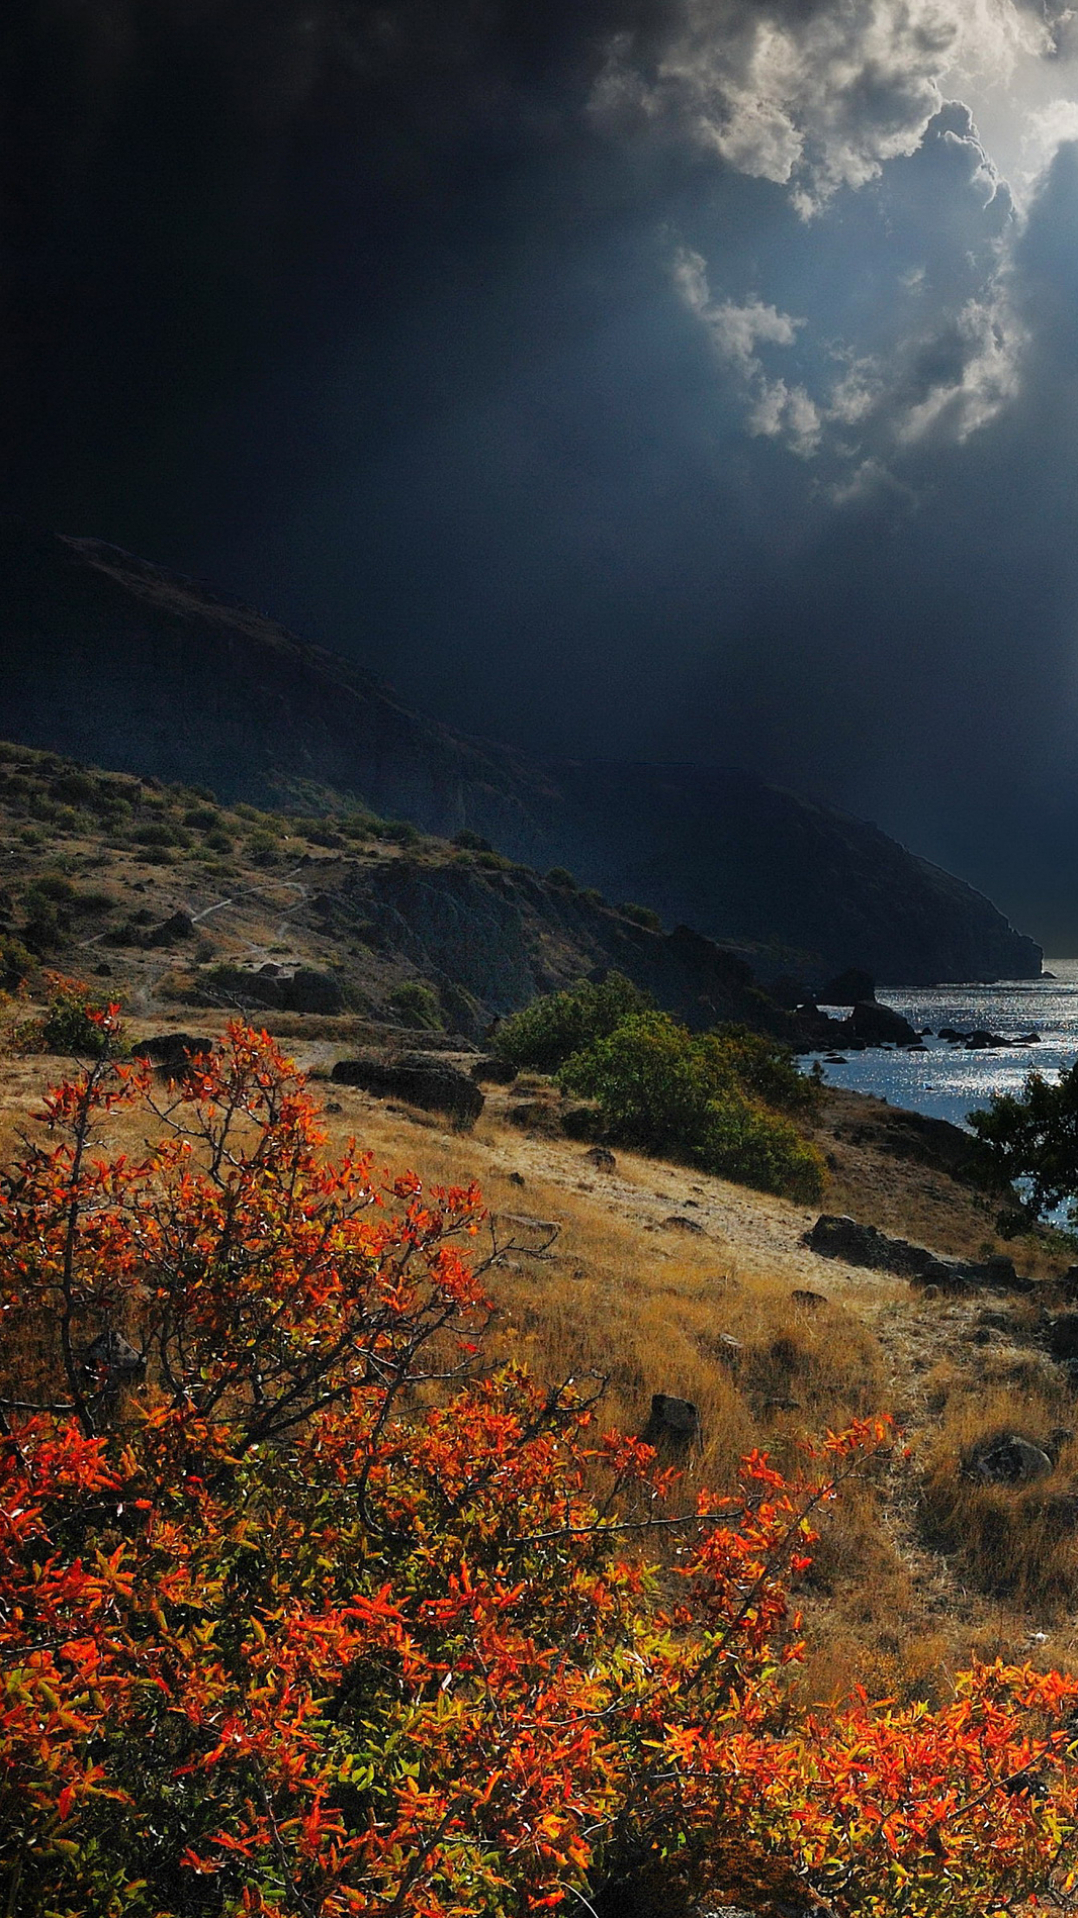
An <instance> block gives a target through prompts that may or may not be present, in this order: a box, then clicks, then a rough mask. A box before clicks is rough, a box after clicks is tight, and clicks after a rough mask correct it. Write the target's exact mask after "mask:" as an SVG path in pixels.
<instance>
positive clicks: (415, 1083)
mask: <svg viewBox="0 0 1078 1918" xmlns="http://www.w3.org/2000/svg"><path fill="white" fill-rule="evenodd" d="M330 1076H331V1078H332V1079H333V1081H334V1083H335V1084H336V1085H345V1086H361V1087H362V1088H363V1090H364V1092H373V1093H375V1094H378V1095H380V1096H389V1097H393V1098H397V1099H405V1100H407V1102H408V1104H409V1105H415V1106H421V1107H423V1109H424V1110H425V1111H430V1112H445V1113H448V1114H449V1115H450V1117H451V1118H453V1119H454V1120H456V1121H457V1123H458V1124H461V1125H469V1126H471V1125H474V1124H475V1121H476V1120H477V1119H478V1117H479V1114H480V1113H481V1112H482V1110H483V1107H484V1105H485V1104H486V1100H485V1099H484V1097H483V1094H482V1093H481V1092H480V1090H479V1087H478V1086H477V1085H476V1083H475V1080H474V1079H472V1078H470V1077H469V1076H468V1074H467V1073H465V1072H461V1071H460V1070H459V1068H458V1067H457V1066H451V1065H449V1064H447V1062H446V1061H445V1060H444V1059H439V1058H437V1057H432V1056H430V1055H428V1054H425V1053H419V1052H408V1053H403V1054H402V1055H401V1057H400V1058H399V1059H385V1058H380V1057H377V1056H376V1055H373V1054H370V1055H366V1056H363V1057H360V1058H357V1059H340V1060H338V1062H337V1064H336V1065H335V1066H334V1068H333V1071H332V1074H331V1075H330Z"/></svg>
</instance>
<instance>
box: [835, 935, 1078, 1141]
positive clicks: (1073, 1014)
mask: <svg viewBox="0 0 1078 1918" xmlns="http://www.w3.org/2000/svg"><path fill="white" fill-rule="evenodd" d="M1044 964H1045V971H1044V974H1043V975H1042V977H1041V978H1040V979H1003V980H999V981H997V982H996V983H995V984H994V985H990V986H981V985H943V986H929V987H923V988H921V989H919V990H917V991H894V990H889V989H888V988H887V987H885V986H881V987H880V988H878V990H877V994H876V997H877V998H878V999H879V1001H880V1003H881V1004H882V1005H887V1006H893V1007H894V1009H895V1011H896V1012H904V1013H905V1015H906V1017H907V1019H908V1020H909V1022H910V1024H911V1025H912V1026H913V1028H914V1030H915V1031H916V1032H923V1029H924V1028H925V1027H928V1028H929V1029H930V1030H929V1031H928V1032H924V1036H923V1043H924V1045H925V1047H926V1048H927V1049H926V1051H924V1052H903V1051H889V1050H884V1049H881V1048H880V1047H878V1046H873V1047H871V1048H870V1049H869V1050H868V1051H866V1052H851V1053H849V1054H847V1055H844V1057H845V1063H844V1064H843V1065H833V1064H830V1063H828V1062H826V1061H825V1060H824V1058H823V1055H822V1054H816V1053H810V1054H809V1055H808V1057H807V1058H805V1059H803V1060H802V1062H801V1063H802V1065H803V1066H804V1067H805V1068H809V1067H811V1065H812V1063H813V1061H814V1060H815V1059H817V1058H819V1060H820V1064H821V1070H822V1072H823V1075H824V1079H825V1081H826V1083H827V1084H828V1085H834V1086H846V1087H848V1088H849V1089H850V1090H851V1091H853V1092H871V1093H873V1094H874V1095H875V1097H876V1098H878V1099H886V1100H887V1101H888V1103H889V1104H890V1105H895V1106H905V1107H906V1109H907V1110H908V1111H911V1112H926V1113H930V1114H931V1115H932V1116H933V1117H934V1118H938V1119H950V1120H951V1121H952V1123H953V1124H955V1125H965V1123H966V1115H967V1113H969V1112H970V1111H972V1110H973V1109H974V1108H975V1107H978V1106H986V1105H987V1104H988V1102H989V1099H990V1097H991V1095H992V1093H993V1092H1021V1091H1022V1088H1023V1087H1024V1085H1025V1082H1026V1079H1027V1077H1028V1075H1029V1073H1030V1072H1031V1071H1032V1070H1033V1069H1034V1068H1036V1070H1037V1071H1038V1072H1040V1073H1043V1075H1044V1077H1045V1078H1046V1079H1049V1080H1055V1079H1057V1078H1058V1077H1059V1075H1060V1073H1061V1072H1062V1071H1063V1070H1065V1068H1066V1067H1068V1066H1071V1065H1073V1064H1074V1061H1075V1060H1076V1059H1078V959H1046V960H1045V962H1044ZM828 1010H830V1011H832V1012H833V1014H834V1015H835V1016H842V1014H841V1012H840V1010H839V1009H838V1008H828ZM941 1026H954V1027H956V1028H957V1029H958V1030H959V1031H961V1032H973V1031H978V1030H980V1031H987V1032H993V1033H998V1034H999V1035H1000V1036H1001V1037H1003V1038H1018V1037H1019V1036H1020V1035H1021V1034H1023V1033H1028V1032H1036V1033H1038V1034H1039V1041H1038V1043H1037V1044H1031V1045H1022V1046H1014V1047H1010V1046H1008V1047H1007V1048H1006V1049H1003V1048H999V1049H993V1050H991V1051H988V1050H985V1051H978V1052H966V1051H965V1050H964V1049H963V1048H962V1047H960V1046H954V1045H949V1044H948V1042H947V1041H946V1040H945V1039H940V1038H939V1036H938V1034H939V1030H940V1027H941ZM836 1050H838V1051H840V1052H841V1047H838V1048H836Z"/></svg>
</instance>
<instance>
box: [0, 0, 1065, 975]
mask: <svg viewBox="0 0 1078 1918" xmlns="http://www.w3.org/2000/svg"><path fill="white" fill-rule="evenodd" d="M0 387H2V391H0V399H2V406H0V505H4V506H6V507H8V508H10V509H14V510H16V511H21V512H23V513H25V514H27V515H28V516H30V517H31V518H32V519H34V520H37V521H39V522H41V523H43V524H45V525H48V526H51V527H55V528H56V529H57V530H60V531H66V532H72V533H77V534H90V535H96V536H98V537H101V538H104V539H108V540H112V541H115V542H116V543H118V544H120V545H123V546H126V547H128V548H130V549H132V550H134V551H137V552H139V553H141V554H143V555H145V556H146V557H148V558H151V559H156V560H158V561H160V562H162V563H164V564H167V565H171V566H175V567H177V568H179V569H180V570H182V571H184V572H188V573H193V574H196V575H197V576H199V577H201V578H204V579H206V580H207V581H208V582H210V583H211V584H212V585H214V586H216V587H218V588H221V589H224V590H226V591H231V592H234V593H237V594H239V595H241V596H243V597H245V598H248V599H250V600H252V601H253V602H254V603H255V604H256V605H258V606H260V607H262V608H264V609H265V610H267V611H269V612H272V613H274V614H275V615H276V616H278V617H280V618H283V619H285V620H286V621H287V622H288V623H289V624H290V625H292V626H293V628H294V629H295V630H297V631H298V632H299V633H301V634H302V635H303V636H304V637H307V638H311V639H315V640H319V641H321V642H322V643H324V644H327V645H330V646H333V647H335V648H336V649H338V650H339V651H342V652H346V653H348V654H350V655H351V656H353V657H355V658H356V659H358V660H359V661H360V662H362V663H363V664H364V665H367V666H370V667H373V668H374V669H375V670H377V671H378V672H380V673H381V674H383V675H384V676H385V677H386V678H388V679H389V680H391V681H392V682H394V683H395V684H396V685H397V686H398V688H399V689H400V691H401V692H402V694H403V695H404V696H405V697H406V698H407V699H408V700H410V701H411V702H412V703H414V704H415V705H417V706H419V707H422V708H423V709H424V710H427V711H430V712H435V713H438V714H440V715H441V716H442V717H444V718H445V719H446V720H447V721H449V722H450V723H451V724H453V725H455V726H457V727H462V728H464V729H466V730H468V731H471V732H474V733H479V734H485V735H487V736H491V737H495V738H501V739H506V740H509V741H511V742H515V743H517V744H521V745H525V746H528V747H530V748H532V749H536V750H540V751H543V752H550V753H570V754H574V755H580V756H595V755H600V756H603V757H607V758H609V757H629V758H635V759H649V760H663V759H667V760H678V761H690V762H697V763H701V764H707V763H722V764H736V765H740V766H743V767H746V768H748V769H750V770H753V771H756V772H759V773H762V774H764V775H766V776H767V777H769V778H772V779H775V780H777V781H779V782H780V783H782V784H786V785H789V786H791V787H793V788H795V789H797V790H799V791H802V792H806V793H809V794H811V795H814V796H816V797H819V798H821V799H825V800H828V801H830V802H832V803H835V804H838V805H841V806H844V807H846V808H848V809H849V810H850V811H852V812H856V813H858V814H860V815H862V816H864V817H867V818H872V819H875V820H876V821H877V822H878V823H879V824H880V825H881V826H883V827H884V828H885V829H886V830H888V831H890V832H892V833H894V834H896V836H898V837H899V838H901V839H903V840H904V841H905V842H906V843H907V844H909V845H911V846H913V847H914V849H915V850H917V851H919V852H922V853H924V854H925V855H926V856H928V857H930V858H933V859H935V860H937V861H938V862H939V863H940V864H943V865H945V866H947V867H949V868H950V869H951V870H953V871H956V872H958V873H960V874H961V875H962V876H963V877H965V878H968V879H970V880H971V881H972V882H973V883H974V884H976V885H978V886H980V887H981V888H982V889H983V890H985V891H987V892H988V893H989V894H990V895H991V896H992V897H993V898H994V899H995V900H996V901H997V903H998V904H999V905H1001V906H1002V907H1003V908H1004V910H1005V911H1007V912H1008V913H1009V915H1010V916H1011V917H1012V918H1013V919H1014V920H1015V921H1016V923H1018V924H1019V925H1020V926H1021V927H1022V929H1023V930H1025V931H1028V932H1031V933H1033V934H1034V935H1035V936H1037V937H1039V938H1040V939H1041V940H1042V941H1043V942H1044V943H1045V944H1046V945H1047V946H1048V948H1049V949H1050V950H1053V951H1057V952H1078V723H1076V722H1078V537H1076V535H1078V8H1075V9H1072V8H1070V7H1068V6H1065V5H1063V4H1062V0H1028V3H1027V0H385V4H378V5H374V4H366V3H365V0H307V4H300V3H299V0H5V6H4V8H3V14H2V18H0Z"/></svg>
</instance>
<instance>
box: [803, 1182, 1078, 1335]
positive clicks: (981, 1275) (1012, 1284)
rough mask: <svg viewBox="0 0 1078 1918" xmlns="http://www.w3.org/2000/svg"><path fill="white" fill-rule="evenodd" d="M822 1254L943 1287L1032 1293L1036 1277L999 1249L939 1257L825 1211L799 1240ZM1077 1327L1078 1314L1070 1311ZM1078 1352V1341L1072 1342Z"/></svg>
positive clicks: (876, 1270) (822, 1255)
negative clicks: (984, 1254)
mask: <svg viewBox="0 0 1078 1918" xmlns="http://www.w3.org/2000/svg"><path fill="white" fill-rule="evenodd" d="M802 1243H803V1244H804V1245H807V1246H808V1247H809V1250H810V1251H812V1252H817V1253H818V1254H819V1255H820V1257H821V1258H824V1259H842V1260H843V1261H844V1262H845V1264H847V1265H856V1266H863V1267H865V1268H867V1269H868V1270H869V1271H874V1272H894V1273H896V1274H897V1275H898V1276H899V1277H900V1278H906V1279H909V1280H910V1282H911V1284H913V1285H918V1286H927V1285H934V1286H937V1287H938V1288H939V1290H940V1291H941V1292H966V1291H971V1290H985V1291H989V1292H1032V1291H1034V1290H1035V1286H1036V1281H1035V1280H1034V1279H1028V1278H1025V1277H1024V1276H1022V1274H1020V1273H1018V1272H1017V1271H1016V1270H1015V1266H1014V1261H1013V1259H1008V1258H1006V1257H1005V1256H1003V1255H1002V1254H997V1255H995V1256H994V1257H992V1258H989V1259H949V1258H941V1257H940V1255H939V1254H938V1253H936V1252H930V1251H928V1250H927V1248H926V1247H925V1246H923V1245H912V1244H911V1243H910V1241H909V1240H908V1239H892V1238H890V1237H888V1235H887V1233H886V1232H881V1231H880V1230H879V1228H878V1227H877V1226H874V1225H862V1224H860V1222H859V1221H858V1220H857V1219H850V1218H846V1217H845V1216H844V1215H842V1214H837V1213H830V1212H824V1213H821V1215H820V1217H819V1218H818V1219H817V1220H816V1223H815V1225H813V1226H812V1227H810V1229H809V1231H808V1232H806V1233H805V1235H804V1238H803V1240H802ZM1073 1317H1074V1320H1075V1325H1076V1328H1078V1313H1075V1314H1074V1315H1073ZM1075 1349H1076V1352H1078V1343H1076V1347H1075Z"/></svg>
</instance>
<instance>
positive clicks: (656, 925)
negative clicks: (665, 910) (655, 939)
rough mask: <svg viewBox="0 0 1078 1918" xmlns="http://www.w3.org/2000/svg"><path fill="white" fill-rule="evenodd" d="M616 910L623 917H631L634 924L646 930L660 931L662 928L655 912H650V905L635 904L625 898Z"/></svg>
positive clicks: (661, 923)
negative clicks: (623, 902)
mask: <svg viewBox="0 0 1078 1918" xmlns="http://www.w3.org/2000/svg"><path fill="white" fill-rule="evenodd" d="M618 911H619V912H620V914H621V916H622V918H623V919H631V920H632V922H633V924H634V926H643V927H644V929H645V931H647V932H661V931H662V929H663V922H662V920H661V919H660V917H659V915H658V913H657V912H652V910H651V907H650V906H636V905H634V904H633V903H632V901H631V900H627V901H626V902H625V904H624V905H623V906H619V907H618Z"/></svg>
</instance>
